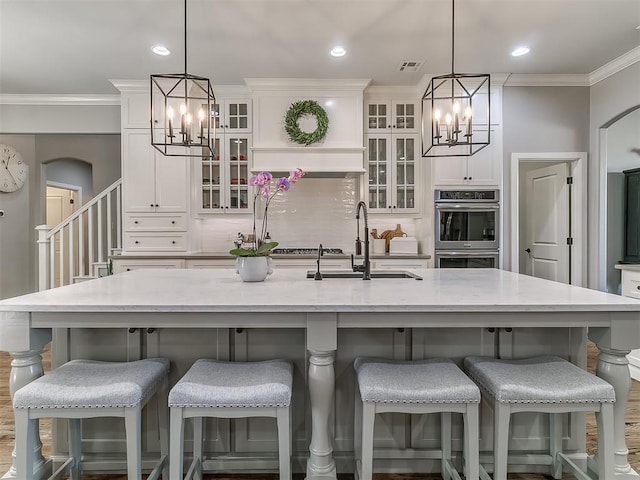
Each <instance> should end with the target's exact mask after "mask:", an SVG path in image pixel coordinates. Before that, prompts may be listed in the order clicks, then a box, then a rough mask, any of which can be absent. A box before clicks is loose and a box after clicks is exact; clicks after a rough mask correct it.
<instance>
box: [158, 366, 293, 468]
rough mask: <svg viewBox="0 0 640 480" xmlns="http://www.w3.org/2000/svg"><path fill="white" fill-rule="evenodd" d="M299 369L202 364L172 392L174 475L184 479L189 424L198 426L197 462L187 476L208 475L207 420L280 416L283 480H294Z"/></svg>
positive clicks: (279, 444)
mask: <svg viewBox="0 0 640 480" xmlns="http://www.w3.org/2000/svg"><path fill="white" fill-rule="evenodd" d="M292 385H293V365H292V364H291V362H288V361H285V360H268V361H263V362H222V361H217V360H208V359H200V360H197V361H196V362H195V363H194V364H193V365H192V366H191V368H190V369H189V371H188V372H187V373H186V374H185V375H184V376H183V377H182V378H181V379H180V381H179V382H178V383H177V384H176V385H175V386H174V387H173V388H172V389H171V391H170V392H169V408H170V411H171V440H170V451H171V453H170V462H169V463H170V469H171V471H170V476H171V479H172V480H178V479H182V478H183V475H184V469H183V462H184V439H183V436H184V420H185V419H187V418H192V419H193V423H194V428H193V435H194V442H193V445H194V447H193V449H194V452H193V462H192V464H191V466H190V467H189V469H188V471H187V475H186V477H184V478H192V476H193V475H194V474H195V473H199V474H200V476H202V462H203V458H202V442H203V437H204V435H203V421H202V419H203V418H208V417H214V418H243V417H275V418H276V419H277V424H278V448H279V464H280V479H281V480H290V479H291V465H290V459H291V432H290V429H291V420H290V408H289V407H290V405H291V394H292Z"/></svg>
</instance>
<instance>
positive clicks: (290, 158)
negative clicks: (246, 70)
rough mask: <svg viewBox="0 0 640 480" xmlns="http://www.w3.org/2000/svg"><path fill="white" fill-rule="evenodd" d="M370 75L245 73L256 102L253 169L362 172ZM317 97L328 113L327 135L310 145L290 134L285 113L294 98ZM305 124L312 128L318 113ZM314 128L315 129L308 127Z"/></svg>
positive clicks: (343, 174) (340, 173) (310, 173)
mask: <svg viewBox="0 0 640 480" xmlns="http://www.w3.org/2000/svg"><path fill="white" fill-rule="evenodd" d="M369 81H370V80H368V79H365V80H360V79H356V80H325V79H322V80H320V79H319V80H313V79H245V82H246V83H247V85H248V86H249V89H250V90H251V98H252V104H253V115H252V118H253V128H252V131H253V147H252V148H251V152H252V167H251V170H252V171H254V172H260V171H269V172H271V173H288V172H290V171H291V170H294V169H296V168H301V169H302V170H303V171H304V172H305V173H306V174H307V176H309V177H328V178H336V177H346V176H354V175H362V174H363V173H364V172H365V169H364V151H365V148H364V135H363V133H364V132H363V115H364V113H363V92H364V89H365V87H366V86H367V85H368V84H369ZM301 100H315V101H316V102H318V104H319V105H321V106H322V108H323V109H324V110H325V112H326V113H327V116H328V118H329V128H328V130H327V134H326V136H325V137H324V139H323V140H322V141H320V142H317V143H314V144H312V145H309V146H304V145H300V144H297V143H294V142H293V141H291V139H289V138H288V135H287V133H286V132H285V129H284V117H285V115H286V113H287V111H288V110H289V108H290V107H291V105H292V104H293V103H295V102H298V101H301ZM305 121H306V122H307V123H306V124H305V125H303V123H302V121H300V123H299V124H300V126H301V128H303V127H304V128H306V129H307V130H306V131H312V130H313V129H314V128H315V124H314V123H311V125H310V124H309V123H308V122H309V121H311V122H313V119H312V118H311V119H308V118H307V119H306V120H305ZM309 129H310V130H309Z"/></svg>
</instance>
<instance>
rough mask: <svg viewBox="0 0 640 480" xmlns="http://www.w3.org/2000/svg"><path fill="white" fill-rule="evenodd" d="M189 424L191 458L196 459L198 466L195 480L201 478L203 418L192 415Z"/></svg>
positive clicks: (200, 479)
mask: <svg viewBox="0 0 640 480" xmlns="http://www.w3.org/2000/svg"><path fill="white" fill-rule="evenodd" d="M191 426H192V427H193V459H194V461H195V460H197V461H198V468H196V470H195V472H196V473H195V477H196V479H197V480H202V462H203V461H204V460H203V458H202V452H203V451H204V447H203V445H204V418H203V417H192V418H191Z"/></svg>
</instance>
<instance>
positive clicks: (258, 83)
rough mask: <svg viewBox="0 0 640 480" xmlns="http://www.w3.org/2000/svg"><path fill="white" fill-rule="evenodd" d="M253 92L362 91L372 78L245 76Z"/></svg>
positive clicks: (245, 80)
mask: <svg viewBox="0 0 640 480" xmlns="http://www.w3.org/2000/svg"><path fill="white" fill-rule="evenodd" d="M244 82H245V83H246V84H247V86H248V87H249V90H251V91H252V92H255V91H266V90H271V91H274V90H280V91H283V90H286V91H292V90H296V91H312V90H357V91H360V92H362V91H363V90H364V89H365V88H366V87H367V85H369V83H371V79H370V78H351V79H349V78H346V79H335V78H329V79H315V78H245V79H244Z"/></svg>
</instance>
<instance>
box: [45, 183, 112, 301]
mask: <svg viewBox="0 0 640 480" xmlns="http://www.w3.org/2000/svg"><path fill="white" fill-rule="evenodd" d="M121 186H122V180H121V179H118V180H116V181H115V182H114V183H113V184H111V185H110V186H108V187H107V188H106V189H104V190H103V191H102V192H100V194H98V195H97V196H95V197H94V198H93V199H92V200H91V201H90V202H88V203H87V204H85V205H83V206H82V207H81V208H80V209H79V210H77V211H75V212H74V213H72V214H71V215H70V216H69V217H68V218H66V219H65V220H63V221H62V222H61V223H60V224H59V225H56V226H55V227H50V226H48V225H38V226H37V227H36V230H37V231H38V289H39V290H47V289H48V288H52V287H58V286H62V285H68V284H70V283H73V282H74V281H77V280H78V279H88V278H93V277H97V276H99V275H100V274H99V272H98V270H99V269H100V268H102V269H105V268H107V265H108V263H107V262H108V257H109V256H110V255H111V254H112V252H113V249H121V248H122V215H121V211H122V188H121Z"/></svg>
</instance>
